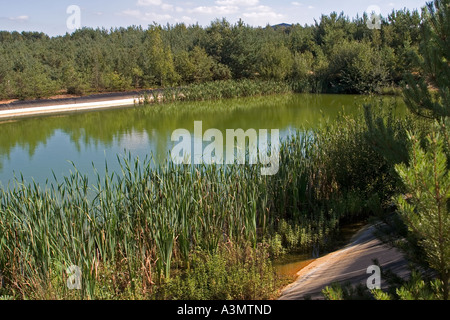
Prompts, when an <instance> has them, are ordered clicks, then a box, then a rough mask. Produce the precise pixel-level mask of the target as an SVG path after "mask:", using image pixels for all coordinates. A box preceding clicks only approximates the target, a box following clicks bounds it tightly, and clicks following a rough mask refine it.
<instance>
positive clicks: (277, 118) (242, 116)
mask: <svg viewBox="0 0 450 320" xmlns="http://www.w3.org/2000/svg"><path fill="white" fill-rule="evenodd" d="M373 99H378V98H377V97H375V98H374V97H368V96H353V95H311V94H288V95H275V96H263V97H253V98H239V99H230V100H221V101H203V102H196V103H192V102H179V103H173V104H161V105H147V106H135V107H123V108H120V107H118V108H114V109H109V110H102V111H91V112H78V113H71V114H60V115H51V116H39V117H30V118H22V119H17V120H14V121H4V122H2V123H0V132H1V134H0V185H2V186H4V187H6V186H7V185H8V184H9V183H10V182H11V181H13V180H14V177H20V176H21V175H23V177H24V179H25V180H26V181H27V182H31V181H32V180H34V181H36V182H37V183H40V184H44V183H45V182H46V180H48V181H49V182H52V181H53V174H54V175H55V176H56V177H57V178H58V180H59V179H60V178H61V177H63V176H67V175H68V174H69V173H70V172H71V171H72V172H73V171H74V166H73V165H75V166H76V168H77V169H78V170H79V171H80V172H81V173H83V174H86V175H88V176H89V177H94V169H93V166H94V167H95V168H96V170H97V171H98V172H99V173H100V174H102V173H104V171H105V163H107V165H108V169H109V171H112V170H119V164H118V160H117V157H122V156H126V155H127V154H129V155H131V156H132V157H133V158H135V157H139V158H140V159H144V158H145V157H148V156H150V155H151V156H152V157H153V159H154V163H155V164H159V163H163V162H164V161H165V160H167V159H169V158H170V157H169V154H170V151H171V149H172V148H173V147H174V145H175V144H176V142H173V141H171V135H172V132H173V131H174V130H176V129H187V130H188V131H189V132H192V133H193V132H194V121H202V127H203V131H205V130H207V129H210V128H215V129H218V130H220V131H221V132H224V133H225V131H226V129H243V130H244V131H245V130H247V129H250V128H252V129H255V130H259V129H268V130H271V129H278V130H279V132H280V137H281V139H282V138H283V137H286V136H287V135H288V134H290V133H292V132H294V131H295V130H297V129H301V130H309V129H311V128H314V127H315V126H318V125H319V123H320V122H321V121H322V120H324V119H328V120H330V121H332V120H333V119H335V118H336V117H337V116H338V114H339V113H340V112H344V113H346V114H351V113H356V112H359V111H360V110H361V108H362V106H363V105H364V104H365V103H368V102H370V101H372V100H373ZM383 99H392V100H395V101H396V102H397V103H400V102H399V98H393V97H390V98H383ZM72 163H73V164H72Z"/></svg>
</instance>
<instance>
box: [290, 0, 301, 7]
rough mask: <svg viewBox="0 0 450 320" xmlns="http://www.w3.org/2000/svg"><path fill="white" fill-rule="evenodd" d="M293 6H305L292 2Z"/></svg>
mask: <svg viewBox="0 0 450 320" xmlns="http://www.w3.org/2000/svg"><path fill="white" fill-rule="evenodd" d="M291 4H292V5H293V6H297V7H299V6H302V5H303V4H301V3H300V2H297V1H294V2H291Z"/></svg>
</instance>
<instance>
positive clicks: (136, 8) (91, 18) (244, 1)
mask: <svg viewBox="0 0 450 320" xmlns="http://www.w3.org/2000/svg"><path fill="white" fill-rule="evenodd" d="M426 2H427V1H426V0H358V1H336V0H322V1H317V0H297V1H292V0H281V1H280V0H279V1H269V0H195V1H180V0H0V30H7V31H19V32H22V31H39V32H44V33H46V34H48V35H50V36H56V35H63V34H65V33H66V32H69V33H71V32H73V31H74V30H75V29H74V28H76V27H77V26H81V27H92V28H97V27H99V28H106V29H110V28H115V27H127V26H132V25H141V26H143V27H144V28H146V27H147V26H148V25H149V24H153V22H156V23H158V24H162V25H166V24H167V23H169V24H176V23H181V22H183V23H185V24H187V25H190V24H196V23H198V24H200V25H202V26H207V25H209V24H210V23H211V21H213V20H214V19H216V18H219V19H221V18H226V19H227V20H228V21H230V22H231V23H235V22H237V21H238V20H239V19H242V20H243V21H244V23H246V24H249V25H252V26H266V25H267V24H270V25H274V24H278V23H300V24H302V25H304V24H312V23H314V19H316V20H319V18H320V16H321V15H322V14H329V13H331V12H333V11H336V12H338V13H340V12H342V11H343V12H344V13H345V15H347V16H349V17H350V18H353V17H356V15H357V14H358V15H360V16H361V15H362V14H363V13H364V12H366V11H367V10H370V11H373V8H374V6H376V8H379V10H380V12H381V14H382V15H383V16H387V14H389V13H390V12H392V10H400V9H403V8H408V9H420V8H421V7H423V6H424V5H425V3H426ZM72 5H75V6H77V7H78V8H79V14H78V13H77V11H73V10H72V8H73V7H72V8H71V6H72ZM369 8H371V9H369ZM68 9H70V10H68ZM377 13H378V12H377Z"/></svg>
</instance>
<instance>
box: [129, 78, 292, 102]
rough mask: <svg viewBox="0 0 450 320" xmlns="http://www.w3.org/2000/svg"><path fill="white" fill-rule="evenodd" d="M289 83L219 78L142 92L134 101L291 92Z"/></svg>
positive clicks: (219, 97) (220, 97) (199, 99)
mask: <svg viewBox="0 0 450 320" xmlns="http://www.w3.org/2000/svg"><path fill="white" fill-rule="evenodd" d="M292 92H293V90H292V88H291V86H290V85H289V84H287V83H286V82H282V81H274V80H251V79H242V80H220V81H212V82H206V83H200V84H191V85H189V86H187V87H180V88H165V89H164V90H161V91H159V92H155V93H151V94H143V95H141V96H140V97H138V99H137V100H136V101H139V102H140V103H144V104H152V103H164V102H175V101H210V100H221V99H228V98H238V97H253V96H261V95H272V94H284V93H292Z"/></svg>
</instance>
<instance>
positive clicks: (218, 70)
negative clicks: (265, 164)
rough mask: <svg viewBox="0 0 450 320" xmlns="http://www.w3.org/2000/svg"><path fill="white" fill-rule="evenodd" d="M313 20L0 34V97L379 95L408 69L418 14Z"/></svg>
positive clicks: (415, 41) (415, 46) (414, 46)
mask: <svg viewBox="0 0 450 320" xmlns="http://www.w3.org/2000/svg"><path fill="white" fill-rule="evenodd" d="M366 22H367V16H363V17H357V18H354V19H352V20H351V19H350V18H349V17H347V16H345V15H344V14H343V13H341V14H337V13H331V14H330V15H323V16H322V17H321V18H320V19H319V21H317V22H316V23H315V24H314V25H305V26H302V25H300V24H296V25H292V26H290V27H270V26H267V27H265V28H261V27H251V26H248V25H245V24H244V23H243V22H242V21H239V22H238V23H236V24H234V25H233V24H230V23H229V22H228V21H226V20H216V21H214V22H212V23H211V25H209V26H208V27H200V26H199V25H190V26H186V25H184V24H176V25H167V26H160V25H150V26H149V27H148V28H147V29H143V28H142V27H136V26H132V27H128V28H118V29H111V30H105V29H96V30H93V29H89V28H83V29H80V30H77V31H75V32H74V33H72V34H66V35H64V36H57V37H53V38H50V37H48V36H47V35H45V34H43V33H37V32H22V33H18V32H12V33H11V32H6V31H3V32H0V99H29V98H42V97H47V96H51V95H55V94H66V93H68V94H87V93H92V92H101V91H124V90H129V89H136V88H150V87H168V86H174V85H185V84H190V83H202V82H207V81H214V80H228V79H235V80H239V79H262V80H275V81H287V82H288V83H290V84H291V85H292V87H293V88H294V89H295V90H297V91H302V92H309V91H311V92H344V93H366V92H382V91H383V88H385V87H391V86H392V85H396V84H399V83H400V81H401V80H402V77H403V74H404V73H405V71H411V70H412V65H413V59H412V58H410V52H411V51H417V50H418V44H419V40H420V32H419V25H420V22H421V15H420V13H419V12H417V11H413V12H410V11H408V10H400V11H396V12H395V11H393V12H392V13H391V14H390V15H389V16H388V17H386V18H384V19H383V21H382V26H381V29H380V30H377V29H374V30H371V29H369V28H368V27H367V25H366Z"/></svg>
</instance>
